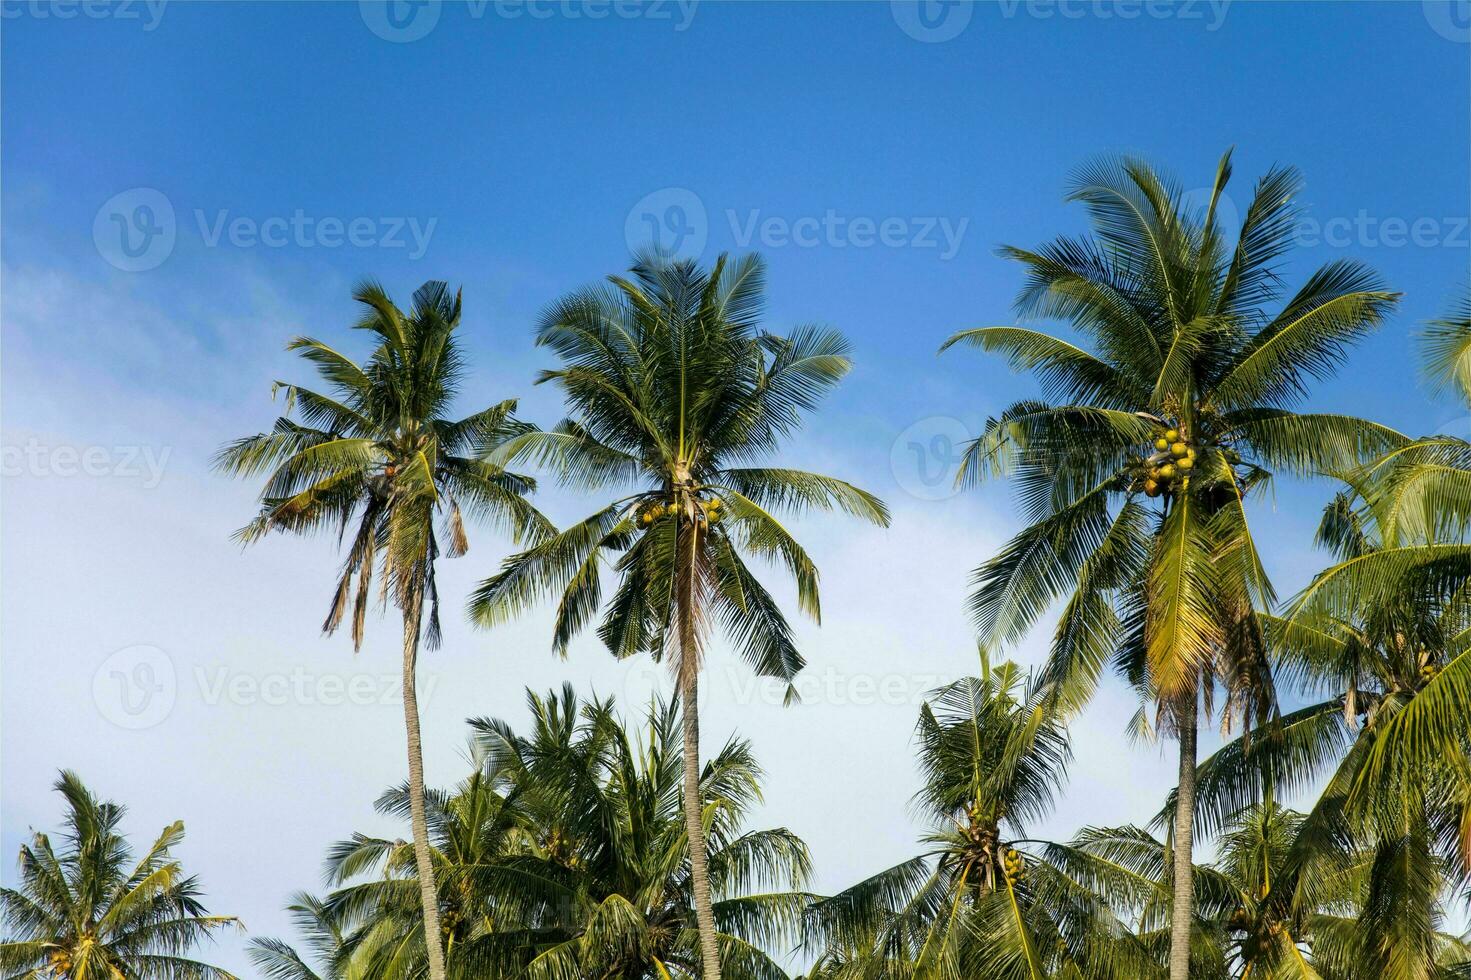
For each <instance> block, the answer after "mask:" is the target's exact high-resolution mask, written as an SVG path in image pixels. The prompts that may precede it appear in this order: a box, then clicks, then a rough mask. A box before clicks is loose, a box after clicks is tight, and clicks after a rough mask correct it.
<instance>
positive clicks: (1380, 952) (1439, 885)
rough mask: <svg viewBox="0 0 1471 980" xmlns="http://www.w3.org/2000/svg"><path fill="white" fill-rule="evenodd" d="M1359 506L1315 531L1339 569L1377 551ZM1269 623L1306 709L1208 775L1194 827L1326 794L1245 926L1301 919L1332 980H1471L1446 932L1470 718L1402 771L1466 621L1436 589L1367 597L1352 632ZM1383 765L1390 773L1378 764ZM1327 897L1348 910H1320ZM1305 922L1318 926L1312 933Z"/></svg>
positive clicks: (1468, 641)
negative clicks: (1456, 969) (1408, 720)
mask: <svg viewBox="0 0 1471 980" xmlns="http://www.w3.org/2000/svg"><path fill="white" fill-rule="evenodd" d="M1354 500H1355V498H1354V497H1353V496H1352V495H1351V494H1349V493H1341V494H1339V495H1338V496H1337V497H1336V498H1335V499H1334V500H1333V502H1332V503H1330V504H1329V506H1328V507H1327V508H1326V509H1325V511H1324V516H1323V521H1322V523H1321V524H1320V526H1319V531H1318V541H1319V543H1320V544H1323V545H1326V546H1328V547H1329V548H1331V549H1332V550H1333V552H1334V554H1335V557H1336V558H1337V559H1338V564H1339V565H1341V564H1342V563H1344V562H1351V561H1354V560H1355V559H1356V558H1359V557H1363V556H1371V555H1374V554H1376V553H1377V552H1378V551H1380V550H1381V548H1382V544H1381V542H1380V541H1379V540H1378V538H1377V537H1376V536H1375V528H1374V525H1373V523H1372V521H1371V520H1369V518H1370V517H1371V514H1370V512H1369V511H1368V510H1366V509H1364V508H1361V507H1356V506H1355V505H1354ZM1334 567H1338V565H1335V566H1334ZM1262 619H1263V622H1264V624H1265V626H1266V634H1267V638H1268V641H1269V644H1270V646H1271V648H1272V650H1273V654H1274V657H1275V659H1276V660H1277V662H1278V664H1279V667H1278V671H1279V674H1280V675H1281V676H1282V677H1283V678H1285V679H1287V680H1289V681H1290V682H1292V683H1293V684H1294V685H1295V686H1296V687H1297V688H1298V689H1299V690H1300V691H1301V693H1303V694H1305V695H1307V696H1308V698H1309V703H1308V704H1307V705H1306V706H1304V707H1302V708H1300V709H1298V710H1296V711H1294V712H1292V713H1290V714H1288V715H1285V716H1283V717H1281V718H1280V719H1276V720H1274V721H1272V722H1271V723H1269V724H1267V725H1265V726H1262V727H1261V728H1260V729H1258V730H1257V731H1254V732H1250V733H1248V734H1247V735H1243V736H1242V737H1241V738H1239V739H1237V740H1235V741H1233V742H1231V743H1228V744H1227V745H1226V746H1224V747H1223V748H1222V749H1221V750H1220V751H1218V752H1217V753H1216V754H1215V755H1213V756H1212V757H1211V758H1210V759H1208V760H1206V762H1205V763H1203V764H1202V765H1201V767H1200V770H1199V774H1198V786H1199V789H1200V794H1199V808H1198V812H1197V824H1198V826H1199V828H1200V829H1202V830H1205V831H1207V832H1209V831H1210V830H1211V829H1213V828H1215V827H1219V826H1221V825H1223V824H1224V823H1226V822H1228V821H1231V820H1234V819H1235V816H1234V814H1233V811H1237V810H1238V808H1242V807H1246V808H1248V809H1249V808H1250V807H1253V806H1258V807H1260V806H1264V805H1265V806H1268V807H1270V806H1271V803H1270V802H1266V803H1259V802H1258V801H1271V800H1272V799H1273V798H1274V797H1275V796H1276V795H1278V794H1280V793H1283V792H1298V791H1301V790H1303V789H1306V788H1308V787H1311V786H1313V785H1315V784H1316V783H1318V782H1320V781H1322V780H1323V779H1324V777H1325V776H1326V777H1327V783H1326V786H1324V788H1323V790H1322V792H1321V794H1320V795H1319V798H1318V800H1317V802H1316V803H1315V805H1314V806H1313V809H1312V810H1311V811H1310V812H1309V813H1308V814H1306V815H1305V816H1304V817H1302V818H1301V819H1300V820H1297V821H1296V823H1295V825H1294V828H1293V834H1292V835H1291V836H1292V837H1293V843H1292V846H1291V847H1290V848H1287V849H1284V851H1283V855H1282V858H1283V860H1282V861H1281V862H1280V864H1278V865H1277V866H1274V867H1273V869H1272V871H1273V885H1272V895H1271V896H1270V898H1271V901H1267V900H1266V899H1267V897H1268V896H1267V895H1266V894H1265V893H1263V895H1262V896H1260V897H1259V898H1258V899H1254V901H1253V902H1252V903H1250V904H1249V905H1248V906H1246V907H1247V908H1248V910H1249V911H1250V912H1251V915H1250V921H1251V922H1253V923H1256V922H1258V920H1259V919H1265V921H1267V922H1269V923H1271V924H1274V925H1276V927H1277V929H1278V930H1279V931H1280V930H1282V928H1283V924H1284V923H1285V922H1287V921H1288V920H1289V919H1292V918H1293V917H1295V920H1296V921H1297V923H1298V931H1297V932H1296V933H1293V934H1294V935H1295V936H1296V938H1297V941H1302V940H1303V939H1304V938H1306V937H1305V936H1304V934H1303V932H1302V930H1303V929H1306V928H1307V927H1309V926H1311V929H1312V935H1311V939H1312V949H1313V959H1314V963H1315V965H1316V967H1317V968H1318V970H1319V972H1320V973H1322V974H1323V976H1325V977H1334V978H1343V980H1370V978H1388V980H1420V978H1426V977H1436V976H1440V975H1442V974H1441V973H1440V972H1439V971H1442V970H1446V969H1449V968H1450V967H1451V966H1452V965H1456V964H1460V965H1461V969H1463V970H1464V969H1471V967H1468V966H1466V965H1465V964H1467V962H1468V960H1467V956H1466V952H1467V951H1466V948H1465V947H1463V946H1462V945H1461V944H1459V943H1458V942H1456V941H1454V940H1452V939H1450V938H1449V937H1446V936H1444V935H1442V934H1441V933H1440V932H1439V931H1438V930H1439V928H1440V924H1441V922H1442V921H1443V919H1444V914H1445V908H1444V902H1445V900H1446V898H1447V896H1448V895H1449V894H1450V893H1451V892H1453V891H1455V890H1457V889H1460V888H1463V887H1464V886H1465V884H1466V883H1467V881H1468V880H1471V873H1468V869H1471V864H1468V862H1467V861H1466V853H1465V850H1464V846H1465V845H1464V840H1465V838H1464V828H1465V827H1466V826H1471V824H1467V823H1466V820H1467V814H1468V802H1471V793H1468V787H1471V782H1468V775H1467V768H1466V761H1465V760H1466V758H1467V754H1466V753H1467V747H1468V740H1467V737H1466V736H1467V734H1468V730H1467V728H1466V725H1465V722H1464V718H1463V720H1462V722H1461V726H1460V734H1459V737H1458V738H1457V739H1456V740H1454V741H1453V742H1452V743H1450V744H1446V743H1441V744H1440V745H1439V746H1438V748H1439V749H1440V753H1439V754H1438V755H1437V756H1435V757H1432V758H1425V757H1424V756H1422V755H1421V754H1419V753H1418V752H1416V753H1413V757H1414V758H1416V759H1417V760H1418V762H1417V764H1416V765H1415V766H1414V767H1413V769H1412V770H1411V768H1410V767H1405V766H1403V765H1402V760H1401V759H1398V758H1397V757H1400V756H1402V755H1404V754H1405V753H1406V751H1407V748H1406V744H1407V743H1405V742H1404V741H1403V737H1404V736H1403V734H1402V733H1403V731H1404V730H1405V729H1404V725H1403V719H1404V718H1405V717H1406V716H1410V717H1414V715H1415V714H1416V713H1417V712H1419V711H1420V710H1421V709H1420V707H1419V706H1420V704H1421V702H1422V699H1423V698H1424V697H1425V696H1426V695H1427V694H1428V693H1429V692H1431V691H1432V689H1433V688H1434V687H1435V686H1436V684H1437V682H1438V678H1439V675H1440V674H1441V673H1442V672H1443V671H1444V669H1445V667H1446V665H1447V664H1448V663H1451V662H1454V661H1455V660H1456V659H1457V658H1459V657H1460V656H1462V655H1463V653H1464V652H1465V650H1466V649H1467V648H1468V647H1471V609H1468V608H1467V607H1466V605H1465V603H1464V600H1463V599H1462V598H1461V597H1459V596H1457V595H1455V594H1454V592H1452V593H1450V594H1446V593H1444V592H1442V591H1441V590H1440V583H1437V582H1434V581H1432V580H1427V579H1425V578H1424V577H1421V576H1407V577H1406V579H1405V580H1404V581H1403V582H1402V589H1401V591H1399V592H1398V593H1396V594H1394V595H1377V594H1376V595H1373V596H1370V597H1365V601H1363V602H1361V603H1360V605H1359V608H1358V609H1357V610H1356V612H1355V614H1354V615H1353V616H1352V617H1350V618H1340V617H1339V616H1336V615H1334V614H1333V613H1332V612H1331V611H1329V610H1326V609H1322V608H1317V607H1315V606H1313V605H1311V604H1309V605H1307V606H1305V607H1304V606H1301V605H1299V606H1298V607H1297V608H1295V610H1294V614H1293V615H1292V616H1290V617H1281V618H1279V617H1273V616H1263V617H1262ZM1409 744H1410V745H1411V746H1412V747H1413V743H1409ZM1386 753H1388V754H1389V756H1390V757H1391V759H1392V761H1391V764H1390V765H1389V766H1388V767H1387V768H1386V767H1383V766H1381V765H1380V763H1379V760H1380V759H1382V758H1384V757H1385V755H1386ZM1167 812H1168V808H1167ZM1324 896H1327V897H1329V898H1332V899H1333V900H1334V901H1335V902H1336V903H1337V905H1338V908H1337V909H1336V910H1319V908H1318V907H1319V906H1321V905H1322V904H1323V901H1324ZM1304 909H1312V910H1314V911H1317V912H1319V914H1317V915H1316V917H1315V919H1314V920H1313V921H1304V920H1303V919H1302V916H1301V913H1302V911H1303V910H1304ZM1330 911H1331V912H1332V913H1333V914H1331V915H1330V914H1329V912H1330ZM1288 932H1291V930H1290V929H1289V930H1288ZM1250 935H1252V936H1254V937H1255V941H1256V942H1257V943H1259V944H1260V949H1259V953H1260V955H1261V956H1263V957H1268V958H1273V959H1275V958H1276V957H1278V956H1279V955H1280V952H1281V951H1280V950H1278V951H1276V952H1274V951H1273V950H1272V949H1269V948H1268V946H1269V945H1270V944H1269V943H1268V939H1269V938H1270V935H1269V934H1268V933H1264V932H1262V930H1261V929H1260V928H1254V929H1252V930H1251V931H1250ZM1272 935H1275V933H1273V934H1272ZM1284 948H1286V947H1284ZM1258 972H1259V973H1260V972H1261V971H1258Z"/></svg>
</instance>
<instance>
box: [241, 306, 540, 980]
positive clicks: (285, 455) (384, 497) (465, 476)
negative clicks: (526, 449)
mask: <svg viewBox="0 0 1471 980" xmlns="http://www.w3.org/2000/svg"><path fill="white" fill-rule="evenodd" d="M353 298H354V299H355V300H357V301H358V302H359V303H361V304H362V305H363V306H364V307H365V311H364V314H363V317H362V319H361V320H359V321H358V323H357V324H356V326H357V328H358V329H361V330H366V331H368V332H369V333H370V334H371V335H372V336H373V338H374V342H375V343H376V346H375V347H374V349H373V352H372V353H371V354H370V355H369V357H368V360H367V361H366V362H365V363H364V364H361V365H359V364H357V363H356V362H355V361H353V360H352V359H351V358H350V357H348V356H347V355H345V354H342V353H339V352H338V351H336V350H334V349H333V348H332V347H330V346H328V345H327V344H325V343H323V342H321V341H319V340H314V339H312V338H309V337H298V338H296V339H295V340H293V341H292V342H291V343H290V344H288V345H287V349H288V350H294V351H296V352H298V353H299V354H300V355H301V356H302V357H303V358H305V359H306V360H307V361H309V362H311V364H312V365H313V366H314V367H315V368H316V369H317V372H318V373H319V374H320V375H321V376H322V379H323V380H324V381H325V382H326V384H327V387H328V391H329V392H330V393H329V394H323V393H319V392H316V391H313V390H311V389H308V388H303V387H300V386H298V385H294V384H286V383H284V382H277V384H276V386H275V389H273V390H279V391H284V392H285V397H286V414H284V415H282V416H281V417H280V418H278V419H277V420H276V424H275V426H274V428H273V429H272V431H270V432H267V433H262V434H260V435H255V436H248V437H246V438H244V439H240V440H238V441H236V442H233V443H231V444H229V445H228V446H226V447H225V448H224V449H222V450H221V451H220V453H219V455H218V457H217V465H218V466H219V468H220V469H222V470H223V471H225V472H226V473H229V474H231V475H234V476H260V475H268V476H267V480H266V484H265V488H264V489H263V490H262V492H261V508H260V513H259V515H258V516H257V517H256V519H255V520H254V521H252V522H251V523H250V524H248V525H246V526H245V527H244V528H242V529H241V530H240V531H239V532H238V534H237V537H238V538H239V540H241V541H242V542H245V543H247V544H248V543H251V542H254V541H257V540H259V539H260V538H262V537H264V536H265V535H266V534H268V533H269V532H271V531H285V532H290V533H298V534H304V533H310V532H313V531H318V530H332V531H335V532H336V533H337V534H338V535H339V538H345V537H346V536H347V532H348V530H349V528H351V532H352V533H351V538H350V543H349V545H348V552H347V559H346V561H345V562H344V563H343V567H342V572H341V575H340V577H339V578H338V581H337V586H336V588H335V589H334V590H333V596H332V603H331V607H330V609H329V611H328V614H327V619H326V622H325V623H323V627H322V628H323V631H324V632H325V633H329V634H330V633H332V632H334V631H335V630H336V629H337V628H338V626H340V625H341V623H342V621H343V618H344V617H345V616H346V615H347V614H348V611H349V608H351V614H352V627H351V631H352V640H353V649H354V650H357V649H360V648H361V646H362V640H363V622H364V617H365V615H366V613H367V608H368V604H369V602H370V600H371V598H372V595H373V584H374V576H375V575H376V576H377V578H378V588H379V595H380V597H381V600H382V602H383V603H384V604H386V603H387V602H388V600H389V599H390V598H391V599H392V600H393V603H394V605H395V606H396V607H397V608H398V609H399V611H400V613H401V614H402V617H403V702H404V725H405V728H406V729H407V734H408V757H409V797H410V800H411V801H412V805H413V813H414V819H413V825H414V848H415V855H416V858H417V860H418V862H419V887H420V891H421V895H420V901H421V905H422V909H423V920H424V921H423V932H424V944H425V947H426V949H427V951H428V957H429V975H430V977H431V980H443V977H444V954H443V951H442V944H441V940H440V929H439V909H438V899H437V897H436V895H435V887H434V877H433V874H432V872H431V868H430V863H429V845H428V841H427V840H426V836H427V829H426V823H425V816H424V762H423V751H422V749H421V746H420V739H419V708H418V698H417V694H416V690H417V689H416V684H415V671H416V665H417V662H418V654H419V642H420V637H421V635H422V636H423V639H424V641H425V643H426V644H427V645H428V646H429V648H430V649H433V648H434V647H436V646H437V645H438V644H439V640H440V627H439V593H438V590H437V588H436V586H435V562H436V560H437V559H438V558H439V557H440V554H441V550H443V553H444V554H445V555H447V556H448V557H451V558H453V557H456V556H459V555H462V554H464V552H465V550H466V549H467V548H468V547H469V539H468V536H467V534H466V530H465V520H464V518H465V515H466V514H468V515H469V516H470V517H472V518H473V517H479V518H485V519H488V520H490V521H492V522H494V523H496V524H498V525H500V526H502V527H505V528H508V529H509V530H510V531H511V532H512V534H513V535H514V537H515V538H516V539H517V540H518V541H520V540H522V539H523V538H525V539H530V540H540V539H542V538H543V537H545V536H546V535H547V534H548V533H549V532H550V531H551V527H550V525H549V524H548V523H547V522H546V520H545V519H544V518H543V517H542V516H541V515H540V514H539V513H537V511H536V510H535V509H534V508H533V507H532V506H531V505H530V504H528V503H527V501H526V495H527V494H528V493H530V492H531V490H532V489H533V488H534V483H533V481H532V480H530V479H529V478H527V477H524V476H519V475H517V474H515V473H510V472H507V471H506V470H505V469H503V468H501V467H500V466H497V465H495V464H493V463H490V462H487V461H486V460H485V459H484V457H485V455H486V454H488V453H489V452H490V451H492V450H493V449H494V448H495V447H496V446H497V445H498V444H499V443H500V442H502V441H503V440H505V439H506V438H507V437H509V436H511V435H514V434H516V433H517V432H519V431H522V429H523V428H524V426H522V425H521V424H520V423H517V422H516V421H515V420H514V418H513V417H512V413H513V412H514V410H515V407H516V404H515V402H513V401H504V402H501V403H500V404H498V405H493V406H491V407H490V408H487V409H484V410H482V411H480V412H477V413H475V414H473V415H470V416H468V417H466V418H464V419H461V420H459V421H451V420H450V419H449V418H447V417H446V415H445V413H446V412H447V411H448V410H449V408H450V403H451V401H452V399H453V397H454V395H455V393H456V391H457V389H458V386H459V382H460V380H461V377H462V374H463V371H464V365H463V361H462V358H461V355H460V350H459V346H458V344H457V342H456V337H455V329H456V328H457V327H458V326H459V323H460V312H461V297H460V294H459V293H458V292H454V293H452V292H450V290H449V287H448V286H447V285H446V284H444V283H442V282H428V283H425V284H424V285H423V286H421V287H420V288H419V289H418V291H416V292H415V293H414V302H413V306H412V307H411V308H410V309H409V311H408V312H407V313H405V312H403V311H401V310H399V308H398V307H397V306H395V305H394V304H393V302H392V301H391V300H390V299H389V297H388V295H387V293H385V292H384V291H383V289H382V287H380V286H378V285H377V284H375V283H371V282H369V283H364V284H362V285H360V286H359V287H358V288H357V289H356V290H355V291H354V293H353ZM293 412H295V413H296V414H297V415H299V417H300V421H295V420H293V419H292V418H291V415H292V414H293ZM426 603H427V604H428V621H427V624H426V622H425V615H424V614H425V604H426Z"/></svg>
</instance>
